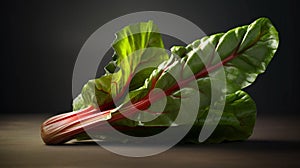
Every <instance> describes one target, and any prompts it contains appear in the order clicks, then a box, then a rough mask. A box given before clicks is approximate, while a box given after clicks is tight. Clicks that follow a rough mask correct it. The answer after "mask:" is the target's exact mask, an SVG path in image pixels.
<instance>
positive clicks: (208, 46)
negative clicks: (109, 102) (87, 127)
mask: <svg viewBox="0 0 300 168" xmlns="http://www.w3.org/2000/svg"><path fill="white" fill-rule="evenodd" d="M277 47H278V33H277V31H276V29H275V28H274V26H273V25H272V24H271V22H270V20H269V19H267V18H260V19H258V20H256V21H255V22H253V23H252V24H250V25H249V26H242V27H238V28H235V29H232V30H230V31H228V32H226V33H219V34H216V35H212V36H207V37H204V38H202V39H201V40H196V41H195V42H193V43H191V44H190V45H188V46H187V47H181V46H176V47H173V48H172V49H171V50H172V51H173V53H177V54H179V57H176V56H172V57H171V58H170V59H169V60H167V61H165V62H163V63H162V64H161V65H160V68H159V69H157V70H155V71H153V73H152V74H151V76H150V77H149V79H148V80H146V82H145V84H144V86H143V87H141V88H139V89H137V90H134V91H132V92H131V93H134V94H133V95H134V96H132V98H133V99H134V102H138V101H139V100H141V99H143V98H144V97H145V95H147V93H149V92H150V91H151V90H152V89H153V81H154V83H155V86H154V88H159V89H162V90H164V91H166V92H167V91H168V90H170V88H172V87H174V86H175V85H176V84H178V81H176V80H175V79H174V76H172V75H169V72H175V73H172V74H177V75H179V76H178V77H177V79H182V81H185V80H187V79H188V78H189V76H188V73H187V70H186V69H188V68H189V69H191V70H192V72H193V74H194V76H195V78H196V79H197V84H198V88H199V92H200V96H201V97H200V99H201V101H200V106H199V112H198V118H200V119H201V117H203V116H206V115H205V113H206V112H207V109H208V108H209V105H210V103H211V102H210V99H211V90H212V89H214V88H211V87H212V86H211V80H220V79H218V77H219V76H218V74H219V73H220V72H221V69H220V67H222V66H224V71H225V75H226V80H227V88H226V90H225V92H226V94H229V95H228V96H227V97H226V98H228V99H232V97H234V96H237V97H236V99H242V100H244V99H243V96H245V97H246V98H247V101H249V102H250V104H249V105H251V104H254V102H253V101H252V100H251V98H250V97H249V96H248V95H246V93H244V92H242V91H239V90H241V89H243V88H245V87H247V86H249V85H250V84H251V83H253V82H254V80H255V79H256V77H257V75H258V74H261V73H263V72H264V71H265V69H266V66H267V65H268V64H269V62H270V60H271V59H272V57H273V55H274V53H275V51H276V49H277ZM217 54H218V55H219V56H220V58H221V62H218V61H217V59H216V55H217ZM203 62H206V64H205V65H207V66H205V65H204V63H203ZM208 72H210V73H211V74H210V76H207V74H208ZM179 82H180V81H179ZM177 89H178V88H177ZM193 89H194V88H193V87H191V86H189V85H188V84H187V85H186V86H185V88H181V89H179V90H176V89H175V90H173V92H170V93H169V94H168V95H167V105H166V107H165V109H164V111H163V113H162V114H161V115H160V116H159V117H157V118H156V119H155V120H152V121H150V122H142V123H141V122H138V121H133V120H130V119H126V118H125V119H122V120H120V121H117V122H114V123H113V124H114V125H118V126H130V127H135V126H144V127H147V126H149V127H152V126H170V123H173V121H174V119H175V118H176V116H177V112H178V109H179V107H180V102H181V101H186V102H187V104H188V105H189V103H191V102H193V99H192V96H190V97H189V96H186V95H189V94H187V93H192V92H187V90H188V91H191V90H193ZM194 91H197V90H194ZM220 91H222V90H220ZM176 94H180V95H185V96H184V98H181V97H178V96H176ZM232 94H233V95H232ZM190 95H192V94H190ZM238 96H242V97H238ZM182 97H183V96H182ZM220 99H222V98H220ZM242 100H241V104H243V102H242ZM236 102H239V100H236ZM227 103H229V104H227ZM230 103H231V102H230V101H228V100H227V101H226V105H225V109H226V110H228V109H229V108H231V110H232V112H231V113H237V115H238V114H239V110H244V109H243V107H245V105H244V104H243V105H241V107H239V106H238V105H236V104H237V103H235V105H236V106H232V105H231V104H230ZM191 104H193V103H191ZM151 106H152V105H151ZM153 106H155V103H154V104H153ZM239 108H241V109H239ZM245 110H246V109H245ZM249 110H250V111H251V112H254V113H255V106H254V105H251V108H250V107H249ZM187 114H188V112H187ZM145 115H147V116H148V115H151V113H145V112H142V111H139V112H137V113H136V118H143V117H144V116H145ZM152 115H153V118H154V117H155V115H156V114H155V113H153V114H152ZM228 115H232V114H230V113H228V114H224V116H222V119H221V120H222V121H221V123H220V124H221V125H220V127H221V128H222V123H224V122H225V121H227V120H226V118H228V119H230V120H228V122H229V123H230V122H232V123H231V124H232V125H234V124H235V123H238V122H240V119H239V118H233V117H232V116H228ZM241 115H242V113H241ZM245 120H248V121H243V122H248V123H249V124H250V125H249V127H247V128H243V129H246V130H245V131H246V132H247V131H248V133H249V132H251V131H252V129H253V126H254V125H253V124H251V123H253V121H252V120H253V118H245ZM176 124H179V125H180V124H184V123H176ZM196 124H198V125H199V122H198V123H196ZM200 124H203V123H202V122H200ZM236 126H238V125H236ZM250 127H251V128H250ZM218 129H220V128H218ZM240 134H241V136H240V138H241V139H244V138H242V137H245V136H244V135H243V136H242V133H240ZM237 135H239V133H237ZM247 135H248V134H247ZM248 136H249V135H248ZM225 139H227V140H231V139H230V138H225ZM233 139H234V138H232V140H233Z"/></svg>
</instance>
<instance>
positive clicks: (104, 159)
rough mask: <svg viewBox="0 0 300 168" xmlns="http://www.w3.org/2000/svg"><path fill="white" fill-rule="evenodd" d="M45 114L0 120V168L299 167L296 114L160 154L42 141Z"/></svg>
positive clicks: (299, 135)
mask: <svg viewBox="0 0 300 168" xmlns="http://www.w3.org/2000/svg"><path fill="white" fill-rule="evenodd" d="M47 117H49V116H38V115H5V116H1V119H0V121H1V122H0V167H104V168H107V167H108V168H109V167H122V168H127V167H128V168H129V167H130V168H134V167H142V168H148V167H149V168H150V167H151V168H153V167H170V168H176V167H300V121H299V119H300V118H299V117H287V118H280V117H260V118H259V119H258V120H257V123H256V126H255V129H254V134H253V135H252V136H251V137H250V138H249V140H247V141H245V142H232V143H222V144H202V145H177V146H175V147H173V148H171V149H170V150H168V151H166V152H163V153H161V154H158V155H155V156H150V157H144V158H129V157H124V156H119V155H116V154H113V153H111V152H109V151H106V150H105V149H103V148H101V147H100V146H98V145H97V144H94V143H79V144H78V143H69V144H66V145H62V146H46V145H44V144H43V142H42V140H41V138H40V124H41V123H42V122H43V121H44V120H45V119H46V118H47Z"/></svg>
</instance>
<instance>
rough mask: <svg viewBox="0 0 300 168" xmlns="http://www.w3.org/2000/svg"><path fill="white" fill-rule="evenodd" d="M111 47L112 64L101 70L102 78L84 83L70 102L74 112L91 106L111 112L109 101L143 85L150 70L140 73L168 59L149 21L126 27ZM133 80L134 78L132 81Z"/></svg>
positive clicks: (156, 29)
mask: <svg viewBox="0 0 300 168" xmlns="http://www.w3.org/2000/svg"><path fill="white" fill-rule="evenodd" d="M112 46H113V49H114V50H115V54H114V55H113V61H111V62H110V63H109V64H108V65H107V66H106V67H105V70H106V74H105V75H104V76H102V77H100V78H97V79H93V80H90V81H88V83H87V84H86V85H85V86H84V87H83V89H82V92H81V94H80V95H79V96H78V97H77V98H76V99H75V100H74V102H73V109H74V110H78V109H82V108H85V107H87V106H89V105H91V104H92V105H95V106H100V107H101V106H104V107H105V108H108V107H110V108H112V107H113V102H112V99H113V98H114V100H116V101H118V100H119V99H122V98H123V96H124V94H125V93H126V91H127V90H126V89H127V88H129V84H130V85H131V89H136V88H137V87H139V86H141V85H143V83H144V80H145V79H146V78H148V77H149V75H150V73H151V72H152V70H153V69H152V70H150V72H149V70H148V71H146V70H143V69H144V68H145V67H146V68H147V69H149V68H150V69H151V67H152V68H155V67H157V66H158V65H159V64H160V63H161V62H163V61H164V60H167V59H168V55H167V53H166V52H165V51H164V45H163V42H162V38H161V35H160V34H159V32H158V28H157V26H156V25H154V24H153V22H152V21H149V22H141V23H137V24H133V25H129V26H126V27H125V28H123V29H122V30H121V31H119V32H117V33H116V40H115V41H114V43H113V44H112ZM116 69H117V71H116V72H115V70H116ZM136 74H137V75H136ZM134 76H137V77H136V79H135V80H133V81H132V78H133V77H134ZM131 81H132V82H131Z"/></svg>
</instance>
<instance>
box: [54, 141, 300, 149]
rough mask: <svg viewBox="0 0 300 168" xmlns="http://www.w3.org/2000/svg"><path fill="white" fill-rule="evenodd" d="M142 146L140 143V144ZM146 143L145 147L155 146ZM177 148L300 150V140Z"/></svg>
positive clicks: (114, 144) (180, 146)
mask: <svg viewBox="0 0 300 168" xmlns="http://www.w3.org/2000/svg"><path fill="white" fill-rule="evenodd" d="M101 144H105V145H110V146H120V147H123V146H126V147H130V146H134V145H129V144H126V143H121V144H120V143H116V142H101ZM55 146H70V147H71V146H72V147H74V146H98V143H97V142H95V141H92V140H87V141H76V142H71V143H66V144H61V145H55ZM138 146H140V144H139V145H138ZM153 146H154V147H159V146H160V145H159V144H154V145H153ZM153 146H151V145H145V147H153ZM174 147H175V148H204V149H230V150H248V151H249V150H255V151H257V150H300V141H278V140H276V141H272V140H247V141H236V142H223V143H220V144H205V143H204V144H177V145H175V146H174Z"/></svg>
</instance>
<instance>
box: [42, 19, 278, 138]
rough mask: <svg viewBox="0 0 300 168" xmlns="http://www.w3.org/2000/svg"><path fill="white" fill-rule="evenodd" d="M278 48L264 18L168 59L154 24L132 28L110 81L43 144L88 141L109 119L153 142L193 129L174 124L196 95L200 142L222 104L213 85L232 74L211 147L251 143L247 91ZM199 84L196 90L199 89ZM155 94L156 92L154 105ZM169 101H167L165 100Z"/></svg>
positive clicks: (92, 91) (82, 99) (119, 46)
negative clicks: (160, 135)
mask: <svg viewBox="0 0 300 168" xmlns="http://www.w3.org/2000/svg"><path fill="white" fill-rule="evenodd" d="M278 42H279V39H278V33H277V31H276V29H275V27H274V26H273V25H272V23H271V22H270V20H269V19H267V18H260V19H257V20H256V21H254V22H253V23H252V24H250V25H246V26H241V27H237V28H235V29H232V30H229V31H228V32H226V33H219V34H215V35H211V36H207V37H203V38H202V39H200V40H196V41H194V42H193V43H191V44H189V45H187V46H186V47H184V46H174V47H172V48H171V51H172V55H171V56H168V54H167V53H166V52H165V51H164V49H163V48H164V46H163V42H162V39H161V36H160V34H159V33H158V30H157V27H156V26H155V25H154V24H153V23H152V22H151V21H150V22H147V23H144V22H143V23H138V24H135V25H130V26H127V27H125V28H124V29H122V30H121V31H120V32H118V33H117V38H116V40H115V42H114V44H113V48H114V50H115V55H114V56H113V61H112V62H110V63H109V64H108V65H107V66H106V74H105V75H104V76H102V77H100V78H98V79H94V80H90V81H89V82H88V83H87V84H86V85H85V86H84V87H83V90H82V93H81V94H80V95H79V96H78V97H77V98H76V99H75V100H74V102H73V107H74V111H75V112H70V113H66V114H61V115H58V116H55V117H52V118H50V119H49V120H47V121H45V122H44V123H43V125H42V138H43V140H44V142H45V143H46V144H57V143H63V142H66V141H68V140H70V139H72V138H74V137H75V138H76V136H78V137H79V136H80V137H81V138H82V133H83V132H84V130H83V127H85V128H91V129H92V128H93V127H95V126H99V125H101V124H102V122H101V121H103V120H108V121H109V122H110V124H111V125H113V126H114V127H116V128H122V127H123V128H124V127H127V128H131V129H129V130H130V131H127V133H128V134H131V135H136V136H140V131H139V129H140V128H143V129H147V130H149V131H147V132H142V136H149V135H152V134H153V132H157V130H159V129H161V128H167V127H169V126H173V125H176V126H181V125H185V124H188V123H185V121H184V120H183V121H179V122H177V123H174V121H175V118H176V117H177V114H178V113H177V112H178V109H179V108H180V105H181V103H182V102H183V104H184V105H187V106H193V103H195V102H193V101H195V99H194V98H193V95H194V93H195V92H197V93H200V102H198V103H200V104H199V109H198V115H197V118H196V121H195V122H194V124H193V127H192V129H191V130H190V132H189V133H188V134H187V135H186V137H185V138H184V141H189V142H196V143H198V136H199V132H200V130H201V129H202V127H203V125H204V122H205V123H208V124H210V121H209V120H207V118H206V116H207V113H208V110H209V108H210V104H211V103H217V102H211V96H212V95H211V92H212V89H214V88H213V86H212V85H211V81H218V80H222V79H221V78H220V76H221V75H220V74H221V73H223V72H225V77H226V83H227V85H226V87H224V86H222V87H220V88H224V89H221V90H220V92H223V93H225V94H226V97H225V98H226V102H225V109H224V111H223V114H222V116H221V119H220V122H219V124H218V126H217V128H216V129H215V130H214V132H213V134H212V135H211V136H210V137H209V138H208V139H207V142H214V143H219V142H222V141H234V140H245V139H247V138H248V137H249V136H250V135H251V133H252V131H253V127H254V123H255V116H256V106H255V103H254V101H253V100H252V99H251V98H250V96H249V95H248V94H247V93H245V92H244V91H242V90H241V89H243V88H245V87H247V86H249V85H250V84H251V83H253V82H254V81H255V79H256V77H257V76H258V75H259V74H261V73H263V72H264V71H265V70H266V67H267V65H268V64H269V62H270V61H271V59H272V57H273V55H274V53H275V52H276V49H277V47H278ZM151 48H154V49H151ZM176 55H177V56H176ZM218 56H219V57H218ZM219 59H221V60H219ZM145 67H150V68H146V69H144V68H145ZM157 67H158V68H157ZM223 70H224V71H223ZM189 71H191V73H189ZM170 74H173V76H172V75H170ZM174 74H175V76H176V79H175V78H174ZM208 74H209V76H208ZM195 79H196V85H197V86H198V87H196V88H195V87H194V86H193V85H192V84H191V83H192V82H193V81H194V80H195ZM128 88H129V89H128ZM126 89H128V90H126ZM156 90H160V91H161V92H154V91H156ZM150 93H151V94H152V93H154V96H153V97H152V99H151V103H150V97H151V95H150ZM162 93H163V94H162ZM161 95H166V97H165V99H164V98H163V96H161ZM222 99H224V97H220V98H219V100H222ZM113 100H114V101H113ZM159 103H164V104H166V106H165V108H164V109H163V111H157V110H156V109H155V107H157V106H161V105H160V104H159ZM98 106H99V108H97V107H98ZM99 109H100V110H101V112H99V111H100V110H99ZM76 110H78V111H76ZM147 110H148V111H149V110H151V112H145V111H147ZM120 111H122V112H123V114H126V115H129V116H133V117H135V118H136V119H142V118H147V117H148V118H149V117H150V118H155V119H153V120H151V121H142V120H136V121H135V120H131V119H128V118H126V117H125V116H124V115H122V114H121V113H120ZM160 112H161V113H160ZM215 112H216V113H218V111H215ZM157 113H160V115H158V114H157ZM186 115H187V116H188V115H189V112H188V111H187V112H186ZM79 118H80V119H79ZM125 132H126V131H125ZM99 135H101V132H99Z"/></svg>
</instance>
